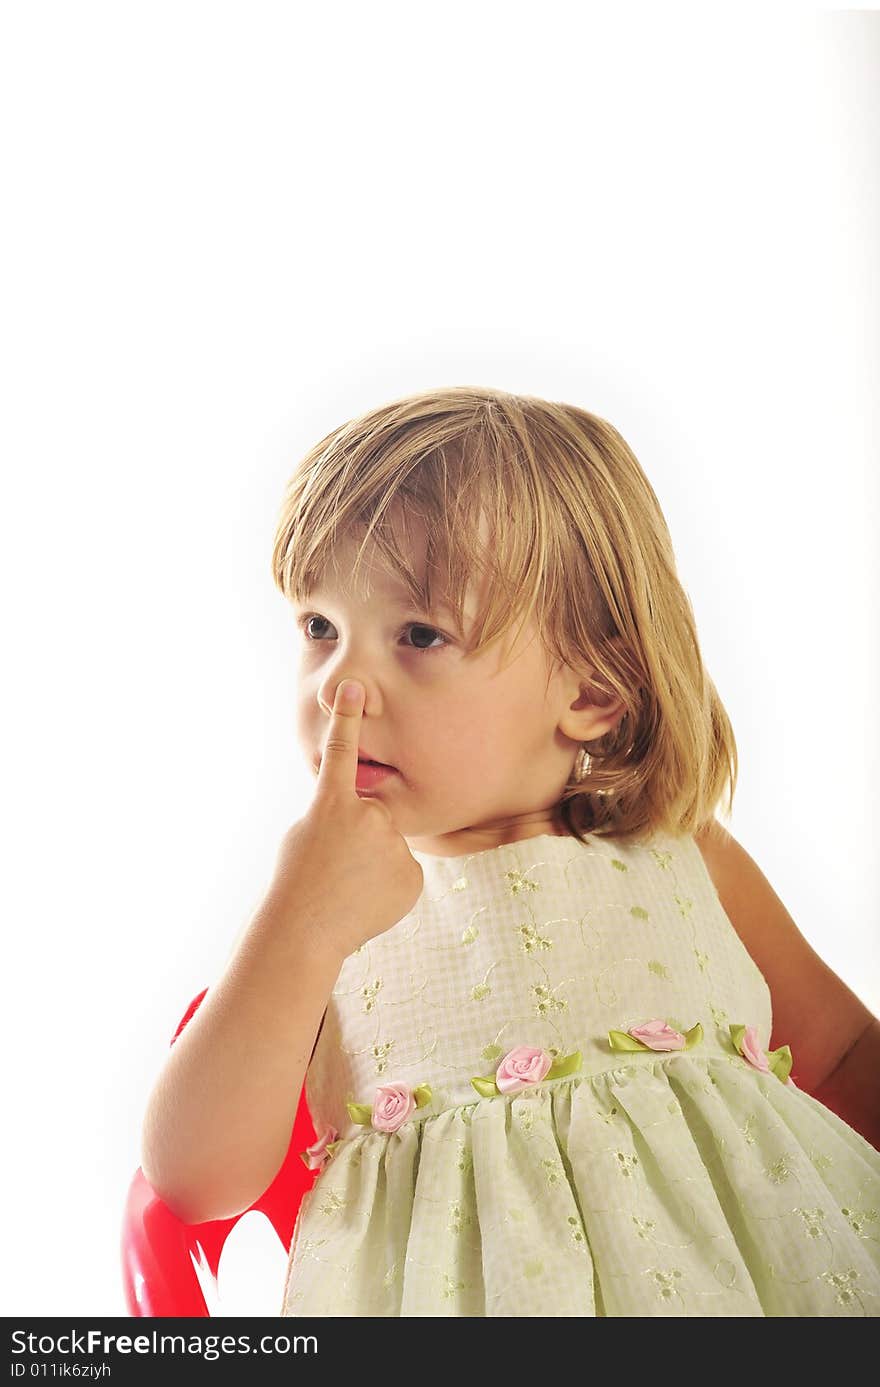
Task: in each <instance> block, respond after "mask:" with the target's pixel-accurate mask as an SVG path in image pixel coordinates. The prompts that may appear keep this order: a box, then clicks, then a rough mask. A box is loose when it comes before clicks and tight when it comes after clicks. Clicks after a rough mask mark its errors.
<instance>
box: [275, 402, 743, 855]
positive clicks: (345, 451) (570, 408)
mask: <svg viewBox="0 0 880 1387" xmlns="http://www.w3.org/2000/svg"><path fill="white" fill-rule="evenodd" d="M392 503H400V512H399V514H400V516H401V517H402V521H403V543H402V544H401V543H400V542H399V541H398V538H397V535H396V532H395V529H394V527H393V526H392V525H391V524H390V523H389V521H388V519H387V512H388V510H389V508H390V507H391V505H392ZM410 517H413V518H418V520H419V521H422V522H424V523H425V533H426V535H427V550H426V572H425V575H424V583H423V582H422V581H421V578H420V576H419V575H417V574H415V573H414V572H412V569H411V567H410V566H409V563H408V560H407V554H406V551H407V548H409V547H410V546H409V544H408V541H407V538H406V536H407V526H408V521H409V518H410ZM485 521H487V522H488V532H487V533H484V530H483V526H484V522H485ZM362 528H363V529H364V531H365V533H364V539H363V542H362V544H361V546H360V549H359V551H358V555H357V559H356V562H355V572H354V575H353V576H354V578H355V579H356V578H357V576H358V574H359V573H360V571H361V561H362V558H363V555H364V552H365V549H366V546H367V543H368V542H369V541H370V540H372V541H373V542H374V544H375V546H376V548H375V553H376V554H377V556H378V559H379V564H380V566H381V567H382V568H383V569H386V570H387V571H388V572H390V573H392V574H395V575H396V576H397V577H398V578H400V579H401V581H402V582H403V583H404V585H405V586H406V588H407V590H408V592H409V593H410V595H411V597H412V600H413V603H414V605H415V606H417V607H418V608H419V609H420V610H421V611H424V612H427V613H432V612H434V611H435V610H436V608H435V606H434V593H435V592H436V591H437V587H436V580H438V579H439V581H440V582H442V588H443V591H442V597H443V598H444V599H445V600H446V601H447V602H448V603H449V604H450V606H451V608H452V611H453V612H454V614H455V619H456V621H457V623H458V627H459V633H462V632H463V628H464V622H465V618H464V604H465V595H466V592H467V590H468V586H469V584H471V583H472V582H474V581H475V579H478V580H479V579H482V577H483V575H486V579H487V584H486V591H487V599H486V602H485V605H484V607H483V610H482V612H481V613H478V614H477V620H476V624H475V626H474V630H473V633H472V636H471V642H470V644H469V646H468V651H469V653H472V654H477V653H478V652H480V651H482V650H485V649H486V648H488V646H490V645H492V644H494V643H495V642H497V641H501V640H503V639H504V638H505V637H506V635H507V634H508V632H509V631H510V630H511V628H512V626H513V624H514V622H515V621H516V620H517V619H518V618H522V625H523V626H525V625H526V624H527V623H528V622H529V621H530V620H531V619H532V618H533V617H534V619H535V620H536V624H537V629H538V631H539V633H540V635H541V639H542V641H543V643H544V645H545V648H546V649H547V651H548V653H549V654H550V656H551V657H552V658H554V659H556V660H557V661H559V662H561V663H562V664H563V665H567V666H570V667H571V668H573V669H575V670H576V671H578V672H580V671H581V670H584V671H585V673H586V670H585V667H586V666H592V667H593V673H592V675H591V677H590V683H591V685H592V688H593V690H594V691H597V692H599V693H601V694H602V695H603V700H602V701H605V699H606V698H607V699H614V700H617V699H621V700H622V701H623V703H624V707H625V712H624V713H623V715H622V717H621V718H620V721H619V722H618V724H617V726H616V727H615V728H613V729H612V730H611V731H610V732H608V733H606V734H605V735H604V736H602V737H599V738H598V739H597V740H596V741H594V742H589V743H585V745H586V746H587V749H588V751H589V752H590V755H591V757H592V766H591V769H590V773H589V775H588V776H587V778H586V780H584V781H582V782H581V783H577V782H575V781H574V780H571V781H569V783H568V784H567V785H566V787H565V790H564V792H563V796H562V799H561V800H560V803H559V806H558V812H559V816H560V818H561V821H562V823H563V824H564V827H565V829H566V830H567V831H568V832H569V833H571V834H572V835H573V836H574V837H577V838H582V837H584V836H586V835H587V834H595V835H599V836H613V837H615V838H621V839H632V840H637V841H647V840H649V839H650V838H651V837H652V836H653V835H654V833H655V832H658V831H660V832H666V833H671V834H673V835H675V836H679V835H682V834H687V833H693V832H696V831H698V830H699V829H700V828H702V827H704V826H705V825H706V824H707V823H708V822H709V821H710V820H711V819H712V818H713V817H714V813H715V809H716V807H717V805H718V802H719V800H720V799H721V797H722V795H723V792H724V789H725V786H726V787H727V789H728V798H727V813H728V814H729V813H730V811H731V809H732V807H733V795H734V790H735V787H736V779H737V752H736V741H735V738H734V735H733V728H732V726H731V723H730V720H729V718H728V716H727V713H726V711H725V709H724V706H723V705H722V703H721V700H720V698H719V696H718V693H717V691H716V689H715V685H714V684H713V682H712V680H711V679H710V678H709V675H708V674H707V672H706V670H705V668H704V666H703V662H702V659H701V656H700V651H699V646H698V642H697V635H696V625H695V620H694V614H693V609H692V607H691V603H690V600H689V598H688V596H687V593H686V592H685V590H684V588H683V587H682V584H681V582H680V580H679V578H678V576H677V574H676V569H675V557H674V554H673V548H672V542H671V539H670V536H669V531H668V528H667V525H666V521H665V520H664V518H663V514H662V511H661V509H660V505H659V502H658V500H657V497H656V495H655V493H654V491H653V489H652V487H651V485H650V483H649V481H648V479H647V477H646V476H645V474H644V472H643V471H642V469H641V467H640V465H639V463H638V461H637V460H636V458H635V456H634V454H633V453H632V451H631V450H630V448H629V447H628V446H627V444H626V443H625V441H624V439H623V438H622V437H621V435H620V434H619V433H618V431H617V430H616V429H615V428H614V427H613V426H612V425H611V424H609V423H607V422H606V421H605V420H604V419H600V418H598V417H597V416H596V415H594V414H590V413H588V412H587V411H586V410H584V409H579V408H577V407H576V406H575V405H569V404H562V403H558V402H555V401H548V400H543V399H539V398H537V397H534V396H531V395H512V394H508V393H507V392H505V391H501V390H488V389H482V388H479V387H470V386H456V387H450V388H448V389H441V390H431V391H425V392H423V393H420V394H415V395H409V396H406V397H405V398H403V399H400V400H394V401H392V402H390V403H387V404H383V405H380V406H378V407H377V408H376V409H372V410H370V411H369V412H368V413H366V414H364V415H362V416H361V417H360V418H357V419H352V420H349V422H348V423H346V424H343V425H341V426H340V427H339V428H336V429H334V430H333V431H332V433H329V434H328V435H327V436H326V437H325V438H322V439H321V441H320V442H319V443H316V444H315V446H314V447H313V448H311V449H310V450H309V451H308V453H307V454H306V455H305V457H304V458H302V460H301V462H300V463H299V465H298V467H297V468H296V471H295V472H294V474H293V476H292V477H291V479H290V481H289V483H288V486H287V489H286V492H285V496H284V501H283V505H282V510H281V515H280V518H279V522H278V528H277V531H276V535H275V540H274V545H273V550H272V576H273V579H274V581H275V583H276V585H277V587H278V588H279V590H280V591H281V592H282V593H283V594H284V596H285V597H286V598H287V599H288V600H289V601H291V602H303V601H305V600H306V599H307V597H308V594H309V593H310V592H311V591H312V590H313V589H314V588H315V587H317V586H318V585H320V584H321V582H322V580H323V577H324V573H325V570H326V567H327V564H328V561H329V559H330V558H331V556H332V554H333V549H334V543H335V540H336V537H337V535H338V534H339V533H340V532H341V533H343V534H352V533H353V532H357V533H359V532H360V530H361V529H362ZM432 573H433V574H434V577H435V582H432Z"/></svg>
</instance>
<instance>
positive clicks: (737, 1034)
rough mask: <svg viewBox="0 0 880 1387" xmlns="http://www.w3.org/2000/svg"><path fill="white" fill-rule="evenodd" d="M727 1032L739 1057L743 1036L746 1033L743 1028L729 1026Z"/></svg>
mask: <svg viewBox="0 0 880 1387" xmlns="http://www.w3.org/2000/svg"><path fill="white" fill-rule="evenodd" d="M728 1030H729V1031H730V1038H731V1040H732V1041H733V1044H734V1048H735V1049H736V1051H737V1053H738V1054H740V1055H741V1054H742V1052H743V1036H744V1035H745V1033H746V1028H745V1026H729V1027H728Z"/></svg>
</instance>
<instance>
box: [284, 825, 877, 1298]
mask: <svg viewBox="0 0 880 1387" xmlns="http://www.w3.org/2000/svg"><path fill="white" fill-rule="evenodd" d="M413 856H414V857H415V858H416V860H417V861H418V862H419V863H420V865H421V867H422V870H423V873H424V888H423V891H422V894H421V896H420V897H419V900H418V901H417V902H416V905H415V906H414V908H413V909H412V911H410V913H409V914H408V915H406V916H404V918H403V919H402V920H400V921H398V922H397V924H395V925H394V926H393V927H392V928H391V929H390V930H388V931H386V932H385V933H384V934H381V935H378V936H376V937H375V938H373V939H371V940H369V941H367V943H365V944H363V945H362V946H361V947H360V948H358V949H357V950H355V952H354V953H353V954H351V955H349V956H348V957H347V958H346V959H345V960H344V963H343V965H342V968H341V971H340V973H339V976H338V979H337V981H336V983H335V985H334V988H333V992H332V994H331V997H330V999H329V1001H328V1006H327V1010H326V1013H325V1019H324V1023H323V1027H322V1030H321V1032H320V1034H319V1037H318V1043H317V1046H316V1048H315V1052H314V1055H313V1057H312V1060H311V1062H310V1065H309V1069H308V1071H307V1075H306V1080H305V1084H306V1100H307V1102H308V1105H309V1111H310V1114H311V1116H312V1119H313V1122H314V1125H315V1130H316V1133H317V1134H318V1138H319V1139H318V1142H316V1144H315V1146H316V1147H319V1146H321V1145H322V1143H323V1147H324V1149H323V1153H322V1154H321V1155H320V1157H319V1158H320V1159H321V1160H322V1161H323V1164H322V1165H320V1166H319V1167H318V1169H319V1174H318V1175H317V1177H316V1178H315V1181H314V1184H313V1185H312V1187H311V1188H310V1189H309V1190H308V1191H307V1192H306V1194H305V1195H304V1197H303V1200H302V1204H301V1206H300V1209H299V1213H298V1216H297V1220H296V1225H295V1228H294V1232H293V1238H292V1242H291V1249H290V1258H289V1262H288V1267H287V1276H286V1280H285V1286H284V1293H283V1301H282V1309H281V1314H282V1315H284V1316H302V1317H308V1316H334V1317H336V1316H404V1315H406V1316H410V1315H419V1316H435V1315H450V1316H462V1315H467V1316H488V1315H496V1316H518V1317H519V1316H523V1315H527V1316H545V1315H550V1316H569V1315H602V1316H610V1315H625V1316H636V1315H637V1316H653V1315H678V1316H683V1317H684V1316H716V1315H717V1316H770V1315H774V1316H775V1315H786V1316H788V1315H792V1316H794V1315H797V1316H801V1315H810V1316H813V1315H823V1316H824V1315H828V1316H843V1315H856V1316H877V1315H878V1314H880V1154H878V1152H877V1151H876V1150H875V1149H874V1147H873V1146H872V1145H871V1144H870V1143H869V1142H867V1141H866V1140H865V1139H864V1138H863V1137H862V1136H861V1135H860V1134H859V1133H858V1132H856V1131H855V1130H854V1129H853V1128H851V1127H850V1126H849V1125H848V1124H847V1123H846V1122H844V1121H843V1120H842V1119H841V1118H839V1117H838V1116H837V1115H836V1114H835V1113H834V1112H832V1111H831V1110H830V1109H829V1108H826V1107H825V1106H824V1105H823V1104H822V1103H820V1102H819V1101H818V1100H817V1099H815V1098H813V1097H812V1096H811V1095H810V1094H808V1093H806V1092H805V1091H803V1090H802V1089H800V1088H799V1087H798V1086H797V1084H796V1082H795V1078H796V1075H797V1054H796V1053H794V1054H793V1068H792V1073H791V1074H789V1075H788V1077H786V1067H785V1065H784V1063H783V1064H781V1065H779V1064H778V1061H780V1060H781V1059H783V1058H784V1056H783V1055H782V1054H781V1053H780V1051H782V1049H783V1047H780V1049H779V1050H777V1051H774V1052H772V1055H773V1063H774V1065H776V1066H777V1067H770V1064H769V1062H768V1061H769V1057H768V1055H767V1052H766V1048H765V1047H766V1046H768V1045H769V1043H770V1034H771V1019H772V1017H771V999H770V993H769V989H768V987H767V984H766V981H765V979H764V976H763V974H762V973H761V972H760V970H759V969H758V967H757V966H756V964H755V963H754V961H753V960H752V958H751V956H750V955H749V953H748V952H747V950H746V949H745V947H744V945H743V944H742V942H741V941H740V939H739V936H738V935H737V933H736V931H735V929H734V927H733V925H732V923H731V921H730V920H729V918H728V917H727V915H726V914H725V912H724V910H723V908H722V905H721V902H720V899H719V897H718V894H717V891H716V890H715V887H714V885H713V883H712V879H711V877H710V875H709V873H708V871H707V869H706V866H705V864H704V862H703V858H702V855H701V853H700V850H699V848H698V846H697V844H696V842H695V841H694V839H693V837H691V836H687V835H685V836H680V837H671V836H667V835H662V834H658V835H655V836H654V837H653V838H652V839H651V841H650V843H649V844H639V845H634V844H624V843H621V842H615V841H614V840H612V839H607V838H598V837H594V836H591V837H589V838H588V839H587V840H586V841H585V842H581V841H579V840H578V839H577V838H574V837H572V836H565V837H563V836H556V835H553V834H545V835H543V836H541V837H536V838H530V839H526V840H524V841H521V842H518V843H508V844H504V845H502V846H499V847H495V848H490V849H487V850H484V851H479V852H475V853H471V854H469V855H467V856H460V857H446V858H442V857H432V856H429V855H427V854H423V853H419V852H413ZM646 1023H653V1024H649V1025H647V1028H646V1029H641V1028H643V1027H645V1026H646ZM749 1028H751V1029H749ZM633 1030H635V1031H636V1032H637V1035H636V1036H632V1035H631V1034H630V1032H631V1031H633ZM639 1034H640V1035H641V1036H642V1037H649V1038H650V1039H651V1040H652V1041H653V1043H654V1045H657V1044H661V1045H669V1044H674V1045H676V1046H678V1048H675V1049H671V1048H670V1049H657V1048H652V1047H651V1045H648V1044H646V1043H645V1041H644V1040H641V1041H640V1039H639ZM627 1043H628V1044H629V1045H631V1046H632V1048H630V1049H628V1048H625V1047H626V1045H627ZM522 1047H525V1049H523V1048H522ZM618 1047H620V1048H618ZM511 1052H514V1055H513V1057H512V1058H508V1057H510V1056H511ZM517 1056H518V1057H519V1066H518V1064H517V1062H516V1057H517ZM523 1057H525V1059H524V1060H523ZM548 1062H550V1063H551V1066H552V1067H551V1068H550V1070H549V1071H547V1070H546V1066H547V1064H548ZM542 1072H543V1077H541V1076H542ZM475 1079H476V1080H477V1084H475V1083H474V1082H473V1081H474V1080H475ZM517 1085H518V1087H517ZM349 1105H351V1106H349ZM374 1113H377V1114H378V1115H379V1117H380V1120H381V1121H384V1122H385V1123H386V1128H385V1129H383V1128H377V1127H376V1126H374V1125H373V1117H372V1116H371V1114H374ZM401 1117H403V1120H400V1119H401ZM396 1122H398V1123H399V1125H397V1126H396V1127H394V1123H396ZM327 1129H329V1131H328V1130H327ZM330 1137H333V1139H334V1140H333V1141H332V1142H329V1141H328V1138H330ZM314 1149H315V1148H310V1150H312V1151H313V1152H314ZM314 1158H315V1157H314V1156H313V1159H314Z"/></svg>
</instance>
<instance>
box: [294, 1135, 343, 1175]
mask: <svg viewBox="0 0 880 1387" xmlns="http://www.w3.org/2000/svg"><path fill="white" fill-rule="evenodd" d="M338 1135H339V1133H338V1132H337V1130H336V1128H335V1127H330V1126H328V1127H325V1128H324V1130H323V1132H322V1133H321V1135H320V1136H319V1137H318V1139H317V1141H314V1142H313V1143H312V1145H311V1146H307V1147H306V1149H305V1151H300V1153H299V1155H300V1160H301V1161H302V1163H303V1165H304V1166H305V1167H306V1169H307V1170H323V1169H324V1166H325V1165H326V1163H327V1161H328V1160H329V1159H330V1157H331V1156H332V1155H333V1153H334V1151H335V1150H336V1147H337V1146H338V1145H339V1143H338V1141H337V1140H336V1138H337V1137H338Z"/></svg>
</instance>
